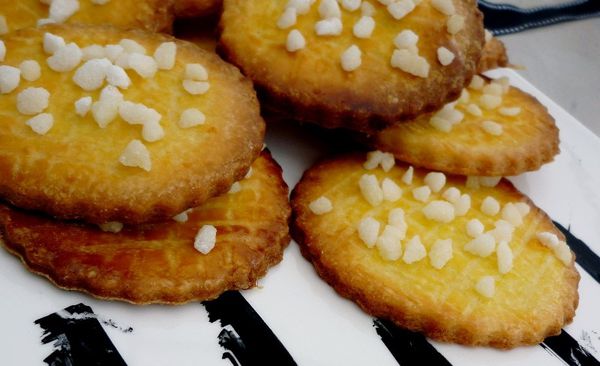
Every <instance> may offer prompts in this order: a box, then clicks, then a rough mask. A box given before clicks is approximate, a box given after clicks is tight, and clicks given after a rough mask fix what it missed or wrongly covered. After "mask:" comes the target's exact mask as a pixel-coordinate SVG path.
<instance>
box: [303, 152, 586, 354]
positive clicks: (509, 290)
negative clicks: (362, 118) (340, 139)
mask: <svg viewBox="0 0 600 366" xmlns="http://www.w3.org/2000/svg"><path fill="white" fill-rule="evenodd" d="M383 156H384V157H383V159H381V157H382V155H377V156H371V159H369V162H366V163H365V158H364V155H362V154H361V155H358V154H355V155H346V156H341V157H337V158H332V159H329V160H326V161H324V162H321V163H318V164H316V165H315V166H313V167H312V168H310V169H309V170H308V171H307V172H306V173H305V174H304V176H303V178H302V180H301V181H300V183H299V184H298V185H297V186H296V188H295V189H294V192H293V193H292V212H293V220H292V236H293V238H294V239H295V240H296V241H297V242H298V243H299V244H300V247H301V249H302V253H303V254H304V256H305V257H306V258H307V259H309V260H310V261H311V262H312V263H313V265H314V266H315V268H316V270H317V272H318V274H319V275H320V276H321V277H322V278H323V279H324V280H325V281H327V282H328V283H329V284H330V285H331V286H333V287H334V288H335V289H336V291H337V292H338V293H339V294H340V295H342V296H344V297H347V298H349V299H351V300H353V301H355V302H356V303H357V304H358V305H359V306H360V307H361V308H362V309H363V310H364V311H366V312H368V313H369V314H372V315H374V316H377V317H384V318H387V319H390V320H392V321H394V322H395V323H396V324H397V325H399V326H401V327H404V328H408V329H411V330H415V331H420V332H423V333H424V334H425V335H426V336H428V337H431V338H434V339H437V340H442V341H447V342H455V343H460V344H466V345H482V346H492V347H499V348H512V347H516V346H519V345H526V344H536V343H539V342H541V341H542V340H543V339H544V338H545V337H547V336H550V335H554V334H558V333H560V330H561V327H562V326H564V325H565V324H566V323H569V322H570V321H571V320H572V318H573V316H574V314H575V308H576V307H577V303H578V294H577V285H578V281H579V274H578V273H577V271H576V270H575V267H574V261H573V255H572V253H571V251H570V250H569V248H568V246H567V245H566V244H565V243H564V237H563V236H562V234H561V233H560V231H559V230H558V229H557V228H555V227H554V225H553V224H552V221H551V220H550V219H549V218H548V216H547V215H546V214H545V213H544V212H542V211H541V210H540V209H538V208H537V207H536V206H535V205H534V204H533V203H532V202H531V201H530V200H529V199H528V198H527V197H525V196H523V195H522V194H521V193H519V192H518V191H517V190H516V189H515V188H514V187H513V186H512V185H511V184H510V182H508V181H507V180H502V181H500V182H499V183H498V184H497V186H495V187H480V188H469V187H467V186H466V185H465V178H464V177H458V176H443V175H440V174H429V173H430V172H428V171H426V170H421V169H413V168H412V167H411V168H407V166H405V165H400V166H398V165H396V166H393V158H392V160H391V162H390V160H389V156H388V155H383ZM363 164H366V166H367V167H369V168H371V169H370V170H367V169H365V168H364V167H363ZM377 166H383V167H385V168H386V169H387V170H388V171H387V172H385V171H383V170H382V169H380V168H375V167H377ZM407 172H408V173H407ZM365 176H371V177H366V178H365ZM386 178H387V180H385V179H386ZM407 182H408V183H407ZM487 183H489V182H487ZM488 185H493V184H488ZM469 186H470V187H472V185H469ZM423 187H426V188H423ZM451 187H453V189H450V191H449V192H448V189H449V188H451ZM380 190H383V193H382V192H380ZM427 190H429V193H428V192H427ZM424 191H425V192H424ZM467 196H468V200H469V204H468V205H467V204H466V200H467V199H466V198H465V197H467ZM488 197H490V198H489V199H488ZM491 199H494V200H495V202H496V203H497V204H498V205H499V207H496V208H494V207H492V208H490V207H488V205H491V206H494V205H493V203H490V202H489V201H490V200H491ZM448 200H450V201H452V202H454V203H451V202H450V201H448ZM484 201H486V202H487V203H485V205H484V204H483V202H484ZM444 202H445V203H444ZM482 205H483V206H485V208H482ZM496 209H497V210H498V211H497V212H495V210H496ZM450 210H452V213H450ZM475 219H477V220H478V222H479V224H477V223H475V222H474V223H470V222H471V221H472V220H475ZM542 233H543V234H542ZM538 234H540V235H541V236H542V237H543V240H544V241H545V243H546V244H545V245H551V246H553V248H555V249H550V248H549V247H547V246H545V245H544V244H542V242H541V241H540V240H539V239H538V238H537V235H538ZM550 239H551V240H550ZM548 240H550V241H548ZM490 243H491V244H490Z"/></svg>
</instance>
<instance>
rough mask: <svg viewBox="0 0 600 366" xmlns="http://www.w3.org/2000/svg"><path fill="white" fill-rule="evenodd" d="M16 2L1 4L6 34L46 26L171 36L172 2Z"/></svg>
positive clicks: (38, 0)
mask: <svg viewBox="0 0 600 366" xmlns="http://www.w3.org/2000/svg"><path fill="white" fill-rule="evenodd" d="M45 3H50V1H40V0H19V1H3V2H1V3H0V16H2V17H4V20H5V22H6V31H14V30H18V29H22V28H29V27H35V26H41V25H44V24H49V23H84V24H112V25H114V26H117V27H122V28H139V29H146V30H148V31H150V32H170V30H171V26H172V24H173V2H172V0H144V1H135V0H113V1H110V0H109V1H101V0H98V1H88V0H65V1H55V2H54V3H53V4H52V5H47V4H45Z"/></svg>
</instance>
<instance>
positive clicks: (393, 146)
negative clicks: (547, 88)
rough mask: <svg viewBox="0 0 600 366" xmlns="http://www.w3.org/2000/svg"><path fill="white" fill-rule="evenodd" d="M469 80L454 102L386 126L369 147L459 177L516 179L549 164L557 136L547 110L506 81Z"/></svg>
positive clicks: (552, 156)
mask: <svg viewBox="0 0 600 366" xmlns="http://www.w3.org/2000/svg"><path fill="white" fill-rule="evenodd" d="M474 80H475V81H474V82H473V83H472V84H471V86H470V87H468V88H466V89H465V93H464V94H463V96H462V97H461V98H459V99H458V102H457V103H456V104H450V105H448V106H446V107H444V109H442V110H441V111H438V112H436V113H429V114H424V115H421V116H419V117H417V118H416V119H414V120H412V121H410V122H407V123H401V124H400V123H399V124H397V125H395V126H392V127H390V128H387V129H385V130H383V131H381V132H379V133H378V134H376V135H375V136H374V138H373V140H372V141H373V142H372V144H373V145H374V146H375V147H376V148H378V149H381V150H384V151H389V152H391V153H393V154H394V155H395V156H396V158H397V159H400V160H402V161H406V162H409V163H411V164H414V165H416V166H420V167H425V168H429V169H435V170H440V171H444V172H448V173H452V174H462V175H476V176H509V175H517V174H521V173H523V172H526V171H532V170H537V169H539V168H540V167H541V166H542V165H543V164H545V163H548V162H550V161H552V159H553V158H554V156H555V155H556V154H558V153H559V147H558V144H559V136H558V128H557V127H556V125H555V123H554V119H553V118H552V116H550V114H548V111H547V110H546V107H544V106H543V105H542V104H540V102H538V101H537V99H535V98H534V97H532V96H531V95H529V94H527V93H525V92H523V91H521V90H519V89H517V88H515V87H509V86H508V84H507V82H508V80H507V79H501V80H497V81H490V80H487V79H484V78H481V77H475V78H474ZM493 93H496V94H499V95H494V94H493ZM496 104H498V105H497V106H495V105H496ZM486 106H487V107H486ZM492 107H493V108H492Z"/></svg>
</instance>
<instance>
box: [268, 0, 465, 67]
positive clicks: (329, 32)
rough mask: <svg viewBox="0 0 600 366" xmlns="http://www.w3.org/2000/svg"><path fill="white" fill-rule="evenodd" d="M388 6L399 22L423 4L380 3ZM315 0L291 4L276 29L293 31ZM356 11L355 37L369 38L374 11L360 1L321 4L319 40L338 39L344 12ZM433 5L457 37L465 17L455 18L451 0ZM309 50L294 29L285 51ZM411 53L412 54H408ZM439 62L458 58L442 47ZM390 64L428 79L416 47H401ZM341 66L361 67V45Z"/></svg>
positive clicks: (413, 1)
mask: <svg viewBox="0 0 600 366" xmlns="http://www.w3.org/2000/svg"><path fill="white" fill-rule="evenodd" d="M378 1H379V2H380V3H381V4H382V5H384V6H386V9H387V11H388V13H389V14H390V15H391V16H392V17H393V18H394V19H396V20H400V19H402V18H404V17H405V16H406V15H408V14H409V13H410V12H412V11H413V10H414V9H415V7H416V6H417V5H418V4H419V3H420V2H421V1H420V0H378ZM314 2H315V0H290V1H288V3H287V5H286V7H285V9H284V11H283V13H282V14H281V16H280V17H279V18H278V20H277V27H278V28H280V29H288V28H291V27H293V26H294V25H295V24H296V22H297V18H298V15H301V14H306V13H307V12H308V11H309V10H310V7H311V5H312V4H313V3H314ZM340 5H341V7H342V8H344V9H345V10H347V11H350V12H352V11H356V10H358V9H361V12H362V14H361V17H360V18H359V20H358V21H357V22H356V23H355V24H354V26H353V29H352V33H353V34H354V36H355V37H357V38H360V39H366V38H370V37H371V35H372V33H373V30H374V28H375V25H376V24H375V20H374V18H373V13H374V8H373V6H372V5H371V4H370V3H369V2H367V1H364V2H363V1H361V0H341V1H336V0H321V1H320V4H319V7H318V11H319V15H320V18H321V19H320V20H319V21H318V22H317V23H316V24H315V33H316V34H317V35H318V36H338V35H340V34H341V33H342V30H343V24H342V19H341V9H340ZM432 5H433V7H434V8H436V9H437V10H439V11H441V12H442V13H444V14H445V15H447V16H448V17H449V18H448V21H447V29H448V32H449V33H450V34H452V35H454V34H456V33H458V32H459V31H460V30H462V28H463V27H464V17H462V16H460V15H456V14H455V9H454V5H453V3H452V1H451V0H442V1H433V2H432ZM305 47H306V39H305V38H304V36H303V35H302V33H301V32H300V31H299V30H298V29H292V30H290V32H289V33H288V36H287V41H286V49H287V50H288V51H289V52H297V51H299V50H302V49H303V48H305ZM409 51H410V52H409ZM437 55H438V61H439V62H440V63H441V64H442V65H443V66H447V65H450V64H451V63H452V62H453V60H454V58H455V54H454V52H452V51H451V50H450V49H448V48H447V47H439V48H438V50H437ZM390 63H391V65H392V66H393V67H395V68H398V69H401V70H402V71H405V72H407V73H410V74H412V75H414V76H419V77H423V78H425V77H427V76H428V75H429V68H430V66H429V63H428V62H427V60H426V59H425V58H423V57H421V56H419V55H418V49H417V48H416V46H415V45H412V46H411V47H409V48H403V47H399V49H398V50H395V51H394V53H393V54H392V58H391V60H390ZM340 64H341V67H342V69H343V70H344V71H347V72H352V71H354V70H356V69H358V68H359V67H360V66H361V64H362V51H361V49H360V48H359V47H358V45H356V44H353V45H350V46H349V47H348V48H347V49H346V50H345V51H344V52H343V53H342V55H341V56H340Z"/></svg>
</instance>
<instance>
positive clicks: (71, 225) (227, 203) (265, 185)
mask: <svg viewBox="0 0 600 366" xmlns="http://www.w3.org/2000/svg"><path fill="white" fill-rule="evenodd" d="M240 186H241V187H240V190H239V191H238V192H236V193H229V194H224V195H222V196H219V197H216V198H212V199H210V200H209V201H207V202H205V203H204V204H203V205H202V206H200V207H197V208H195V209H193V210H191V211H189V212H188V213H187V218H188V219H187V221H186V222H176V221H174V220H169V222H164V223H160V224H154V225H143V226H139V227H128V226H125V227H124V228H123V230H122V231H121V232H120V233H117V234H113V233H108V232H102V231H101V230H99V229H98V228H97V227H93V226H90V225H85V224H80V223H75V222H61V221H57V220H53V219H50V218H47V217H45V216H41V215H36V214H32V213H27V212H24V211H21V210H19V209H15V208H12V207H10V206H6V205H0V241H2V240H4V244H5V246H6V248H7V249H8V250H9V251H11V252H12V253H14V254H16V255H17V256H19V257H20V258H21V259H22V261H23V263H24V264H25V265H26V266H27V267H28V268H29V270H31V271H32V272H34V273H37V274H40V275H42V276H45V277H47V278H48V279H49V280H50V281H52V282H53V283H54V284H56V285H57V286H59V287H62V288H64V289H68V290H78V291H84V292H87V293H89V294H91V295H94V296H96V297H100V298H104V299H111V300H123V301H128V302H132V303H136V304H149V303H168V304H180V303H184V302H188V301H203V300H209V299H213V298H216V297H218V296H219V295H220V294H221V293H223V292H225V291H228V290H240V289H247V288H250V287H253V286H255V285H256V281H257V280H258V279H259V278H261V277H262V276H264V275H265V274H266V272H267V269H268V268H269V267H271V266H273V265H275V264H277V263H279V261H281V259H282V256H283V249H284V248H285V247H286V246H287V244H288V243H289V235H288V219H289V216H290V208H289V203H288V196H287V193H288V190H287V186H286V185H285V183H284V182H283V179H282V177H281V168H280V167H279V166H278V165H277V163H276V162H275V161H274V160H272V158H271V156H270V154H269V153H267V152H264V153H263V154H262V155H261V157H259V158H258V159H257V160H256V161H255V162H254V164H253V165H252V174H251V175H250V176H249V177H247V178H245V179H243V180H242V181H240ZM180 220H181V219H180ZM204 225H213V226H215V227H216V229H217V234H216V244H215V246H214V248H213V249H212V250H211V251H210V252H209V253H208V254H202V253H200V252H198V251H197V250H195V249H194V237H195V236H196V233H197V232H198V231H199V229H200V228H201V227H203V226H204Z"/></svg>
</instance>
